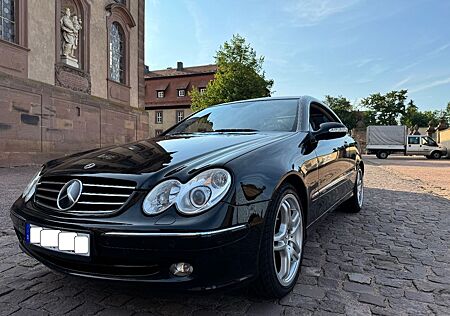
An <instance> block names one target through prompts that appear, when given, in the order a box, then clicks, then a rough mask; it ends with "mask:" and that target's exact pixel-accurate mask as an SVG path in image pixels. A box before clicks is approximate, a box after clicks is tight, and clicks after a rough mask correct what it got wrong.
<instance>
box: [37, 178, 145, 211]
mask: <svg viewBox="0 0 450 316" xmlns="http://www.w3.org/2000/svg"><path fill="white" fill-rule="evenodd" d="M73 179H77V180H80V181H81V183H82V184H83V189H82V192H81V196H80V198H79V199H78V201H77V202H76V203H75V205H74V206H72V207H71V208H70V209H68V210H65V211H63V210H60V209H59V208H58V205H57V198H58V194H59V192H60V191H61V189H62V188H63V187H64V185H65V184H66V183H67V182H68V181H70V180H73ZM135 189H136V182H134V181H129V180H121V179H111V178H97V177H76V178H75V177H59V176H50V177H44V178H42V179H41V181H40V182H39V183H38V184H37V187H36V193H35V195H34V202H35V203H36V204H37V205H38V206H39V207H40V208H43V209H46V210H53V211H58V212H61V213H72V214H92V215H99V214H110V213H114V212H116V211H119V210H120V209H121V208H122V206H124V205H125V203H126V202H127V201H128V199H129V198H130V197H131V195H132V194H133V192H134V190H135Z"/></svg>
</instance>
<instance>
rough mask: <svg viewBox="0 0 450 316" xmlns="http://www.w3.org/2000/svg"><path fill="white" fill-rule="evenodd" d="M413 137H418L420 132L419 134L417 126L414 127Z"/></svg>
mask: <svg viewBox="0 0 450 316" xmlns="http://www.w3.org/2000/svg"><path fill="white" fill-rule="evenodd" d="M413 135H420V132H419V125H417V124H416V125H414V133H413Z"/></svg>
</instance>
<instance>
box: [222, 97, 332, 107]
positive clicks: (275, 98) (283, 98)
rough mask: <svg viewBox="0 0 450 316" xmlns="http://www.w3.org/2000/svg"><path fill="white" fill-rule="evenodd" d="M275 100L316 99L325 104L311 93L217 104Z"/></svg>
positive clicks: (315, 100)
mask: <svg viewBox="0 0 450 316" xmlns="http://www.w3.org/2000/svg"><path fill="white" fill-rule="evenodd" d="M273 100H302V101H309V102H312V101H314V102H318V103H320V104H323V102H322V101H320V100H318V99H316V98H314V97H311V96H309V95H300V96H280V97H264V98H255V99H247V100H239V101H232V102H227V103H221V104H217V106H220V105H225V104H234V103H244V102H253V101H273Z"/></svg>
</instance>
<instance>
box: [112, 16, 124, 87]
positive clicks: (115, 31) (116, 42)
mask: <svg viewBox="0 0 450 316" xmlns="http://www.w3.org/2000/svg"><path fill="white" fill-rule="evenodd" d="M125 47H126V43H125V34H124V32H123V29H122V27H121V26H120V24H119V23H117V22H113V23H112V24H111V29H110V34H109V77H110V79H111V80H113V81H116V82H120V83H126V78H125V71H126V69H125V67H126V59H125V57H126V56H125Z"/></svg>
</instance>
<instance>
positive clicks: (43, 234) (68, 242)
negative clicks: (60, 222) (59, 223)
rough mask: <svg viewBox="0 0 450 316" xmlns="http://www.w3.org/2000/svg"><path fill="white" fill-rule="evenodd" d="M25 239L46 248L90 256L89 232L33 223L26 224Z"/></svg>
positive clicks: (29, 242)
mask: <svg viewBox="0 0 450 316" xmlns="http://www.w3.org/2000/svg"><path fill="white" fill-rule="evenodd" d="M25 240H26V242H27V243H28V244H31V245H35V246H38V247H43V248H46V249H50V250H54V251H59V252H64V253H71V254H76V255H81V256H89V253H90V251H89V250H90V249H89V248H90V243H89V234H86V233H76V232H69V231H65V230H61V229H53V228H46V227H41V226H36V225H31V224H26V226H25Z"/></svg>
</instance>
